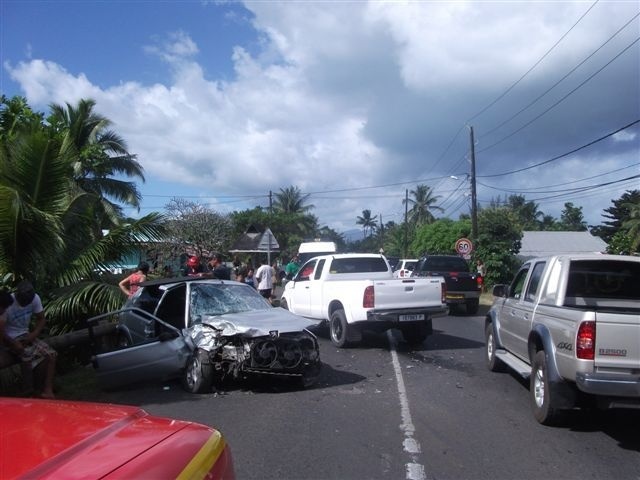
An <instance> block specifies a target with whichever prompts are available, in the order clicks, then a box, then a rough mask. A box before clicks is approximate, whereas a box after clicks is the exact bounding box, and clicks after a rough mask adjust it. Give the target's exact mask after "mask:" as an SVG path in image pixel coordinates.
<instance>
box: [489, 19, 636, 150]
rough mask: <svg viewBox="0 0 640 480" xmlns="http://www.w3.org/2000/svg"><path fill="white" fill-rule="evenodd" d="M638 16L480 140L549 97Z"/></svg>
mask: <svg viewBox="0 0 640 480" xmlns="http://www.w3.org/2000/svg"><path fill="white" fill-rule="evenodd" d="M638 16H640V13H636V14H635V15H634V16H633V17H632V18H631V19H630V20H629V21H628V22H627V23H625V24H624V25H623V26H622V27H620V28H619V29H618V30H617V31H616V32H615V33H614V34H613V35H611V36H610V37H609V38H608V39H607V40H606V41H605V42H604V43H603V44H601V45H600V46H599V47H598V48H596V49H595V50H594V51H593V52H591V54H589V55H588V56H587V57H586V58H584V59H583V60H582V61H581V62H580V63H578V64H577V65H576V66H575V67H573V68H572V69H571V70H569V72H567V73H566V74H565V75H564V76H563V77H562V78H561V79H560V80H558V81H557V82H556V83H554V84H553V85H552V86H551V87H549V88H548V89H547V90H545V91H544V92H543V93H542V94H541V95H539V96H538V97H537V98H535V99H534V100H533V101H531V102H530V103H529V104H528V105H527V106H525V107H523V108H522V109H520V110H519V111H518V112H516V113H515V114H513V115H512V116H511V117H509V118H507V119H506V120H505V121H503V122H502V123H500V124H499V125H497V126H495V127H494V128H492V129H491V130H489V131H488V132H485V133H484V134H483V135H481V136H480V137H479V139H481V138H484V137H486V136H488V135H490V134H491V133H493V132H495V131H496V130H498V129H499V128H500V127H502V126H504V125H505V124H507V123H509V122H510V121H511V120H513V119H514V118H516V117H517V116H518V115H520V114H521V113H523V112H524V111H526V110H528V109H529V108H530V107H531V106H533V105H534V104H535V103H537V102H538V101H539V100H540V99H541V98H542V97H544V96H545V95H547V94H548V93H549V92H550V91H551V90H553V89H554V88H555V87H557V86H558V85H559V84H560V83H562V82H563V81H564V80H565V79H566V78H567V77H569V76H570V75H571V74H572V73H573V72H575V71H576V70H577V69H578V68H580V67H581V66H582V65H584V64H585V63H586V62H587V60H589V59H590V58H591V57H593V56H594V55H595V54H596V53H598V52H599V51H600V50H601V49H602V48H604V46H605V45H606V44H607V43H609V42H610V41H611V40H613V39H614V38H615V37H616V36H617V35H618V34H619V33H620V32H621V31H622V30H624V29H625V28H627V27H628V26H629V24H631V22H633V21H634V20H635V19H636V18H638Z"/></svg>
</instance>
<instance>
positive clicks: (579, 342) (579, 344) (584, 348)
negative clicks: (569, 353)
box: [576, 322, 596, 360]
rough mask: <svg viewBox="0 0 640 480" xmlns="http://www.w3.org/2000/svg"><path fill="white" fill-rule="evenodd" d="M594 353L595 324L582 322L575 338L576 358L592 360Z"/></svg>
mask: <svg viewBox="0 0 640 480" xmlns="http://www.w3.org/2000/svg"><path fill="white" fill-rule="evenodd" d="M595 353H596V322H582V323H581V324H580V327H578V335H577V337H576V356H577V357H578V358H580V359H582V360H593V359H594V358H595Z"/></svg>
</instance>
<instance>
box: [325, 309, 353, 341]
mask: <svg viewBox="0 0 640 480" xmlns="http://www.w3.org/2000/svg"><path fill="white" fill-rule="evenodd" d="M349 330H350V329H349V324H348V323H347V317H346V315H345V314H344V310H342V309H339V310H336V311H334V312H333V313H332V314H331V320H329V335H330V337H331V342H332V343H333V344H334V345H335V346H336V347H338V348H342V347H346V346H347V345H348V344H349V341H350V338H349V337H350V332H349Z"/></svg>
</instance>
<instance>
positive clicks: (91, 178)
mask: <svg viewBox="0 0 640 480" xmlns="http://www.w3.org/2000/svg"><path fill="white" fill-rule="evenodd" d="M94 107H95V102H94V101H93V100H84V99H83V100H80V101H79V102H78V105H77V106H76V107H74V106H72V105H70V104H69V103H67V104H66V108H65V107H62V106H60V105H51V106H50V108H51V112H52V113H51V115H50V116H49V118H48V121H49V123H50V124H51V126H52V128H53V130H54V131H56V132H58V134H60V135H61V136H62V146H61V148H62V149H63V150H65V151H68V152H69V154H70V162H69V164H70V166H71V172H72V178H73V180H74V182H75V183H76V185H77V186H78V187H79V188H80V189H81V190H83V191H85V192H89V193H93V194H94V195H95V196H96V197H97V198H98V199H99V204H98V206H97V211H96V215H100V216H102V220H103V221H104V222H105V224H104V225H102V226H103V227H111V226H115V225H118V223H119V221H120V219H121V218H122V208H121V207H120V206H119V205H118V204H116V203H114V202H113V201H111V200H114V201H116V202H120V203H122V204H125V205H129V206H132V207H134V208H138V209H139V208H140V200H141V195H140V192H139V191H138V187H137V185H136V183H135V182H128V181H124V180H119V179H116V178H114V177H115V176H125V177H132V178H134V179H138V180H140V181H142V182H144V174H143V169H142V166H141V165H140V164H139V163H138V162H137V161H136V157H135V155H132V154H130V153H129V152H128V150H127V145H126V143H125V141H124V140H123V139H122V138H121V137H120V136H119V135H117V134H116V133H115V132H114V131H112V130H109V129H108V128H109V127H110V126H111V121H110V120H109V119H107V118H105V117H103V116H101V115H99V114H97V113H95V112H94V111H93V108H94ZM110 199H111V200H110Z"/></svg>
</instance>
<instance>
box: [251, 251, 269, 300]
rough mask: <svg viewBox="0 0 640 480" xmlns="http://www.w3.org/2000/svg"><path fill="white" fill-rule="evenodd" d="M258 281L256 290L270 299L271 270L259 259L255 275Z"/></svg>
mask: <svg viewBox="0 0 640 480" xmlns="http://www.w3.org/2000/svg"><path fill="white" fill-rule="evenodd" d="M255 279H256V281H257V282H258V291H259V292H260V295H262V296H263V297H264V298H266V299H267V300H269V301H271V290H272V289H273V270H272V269H271V267H270V266H269V265H267V263H266V262H265V261H264V260H261V261H260V268H258V271H257V272H256V276H255Z"/></svg>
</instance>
